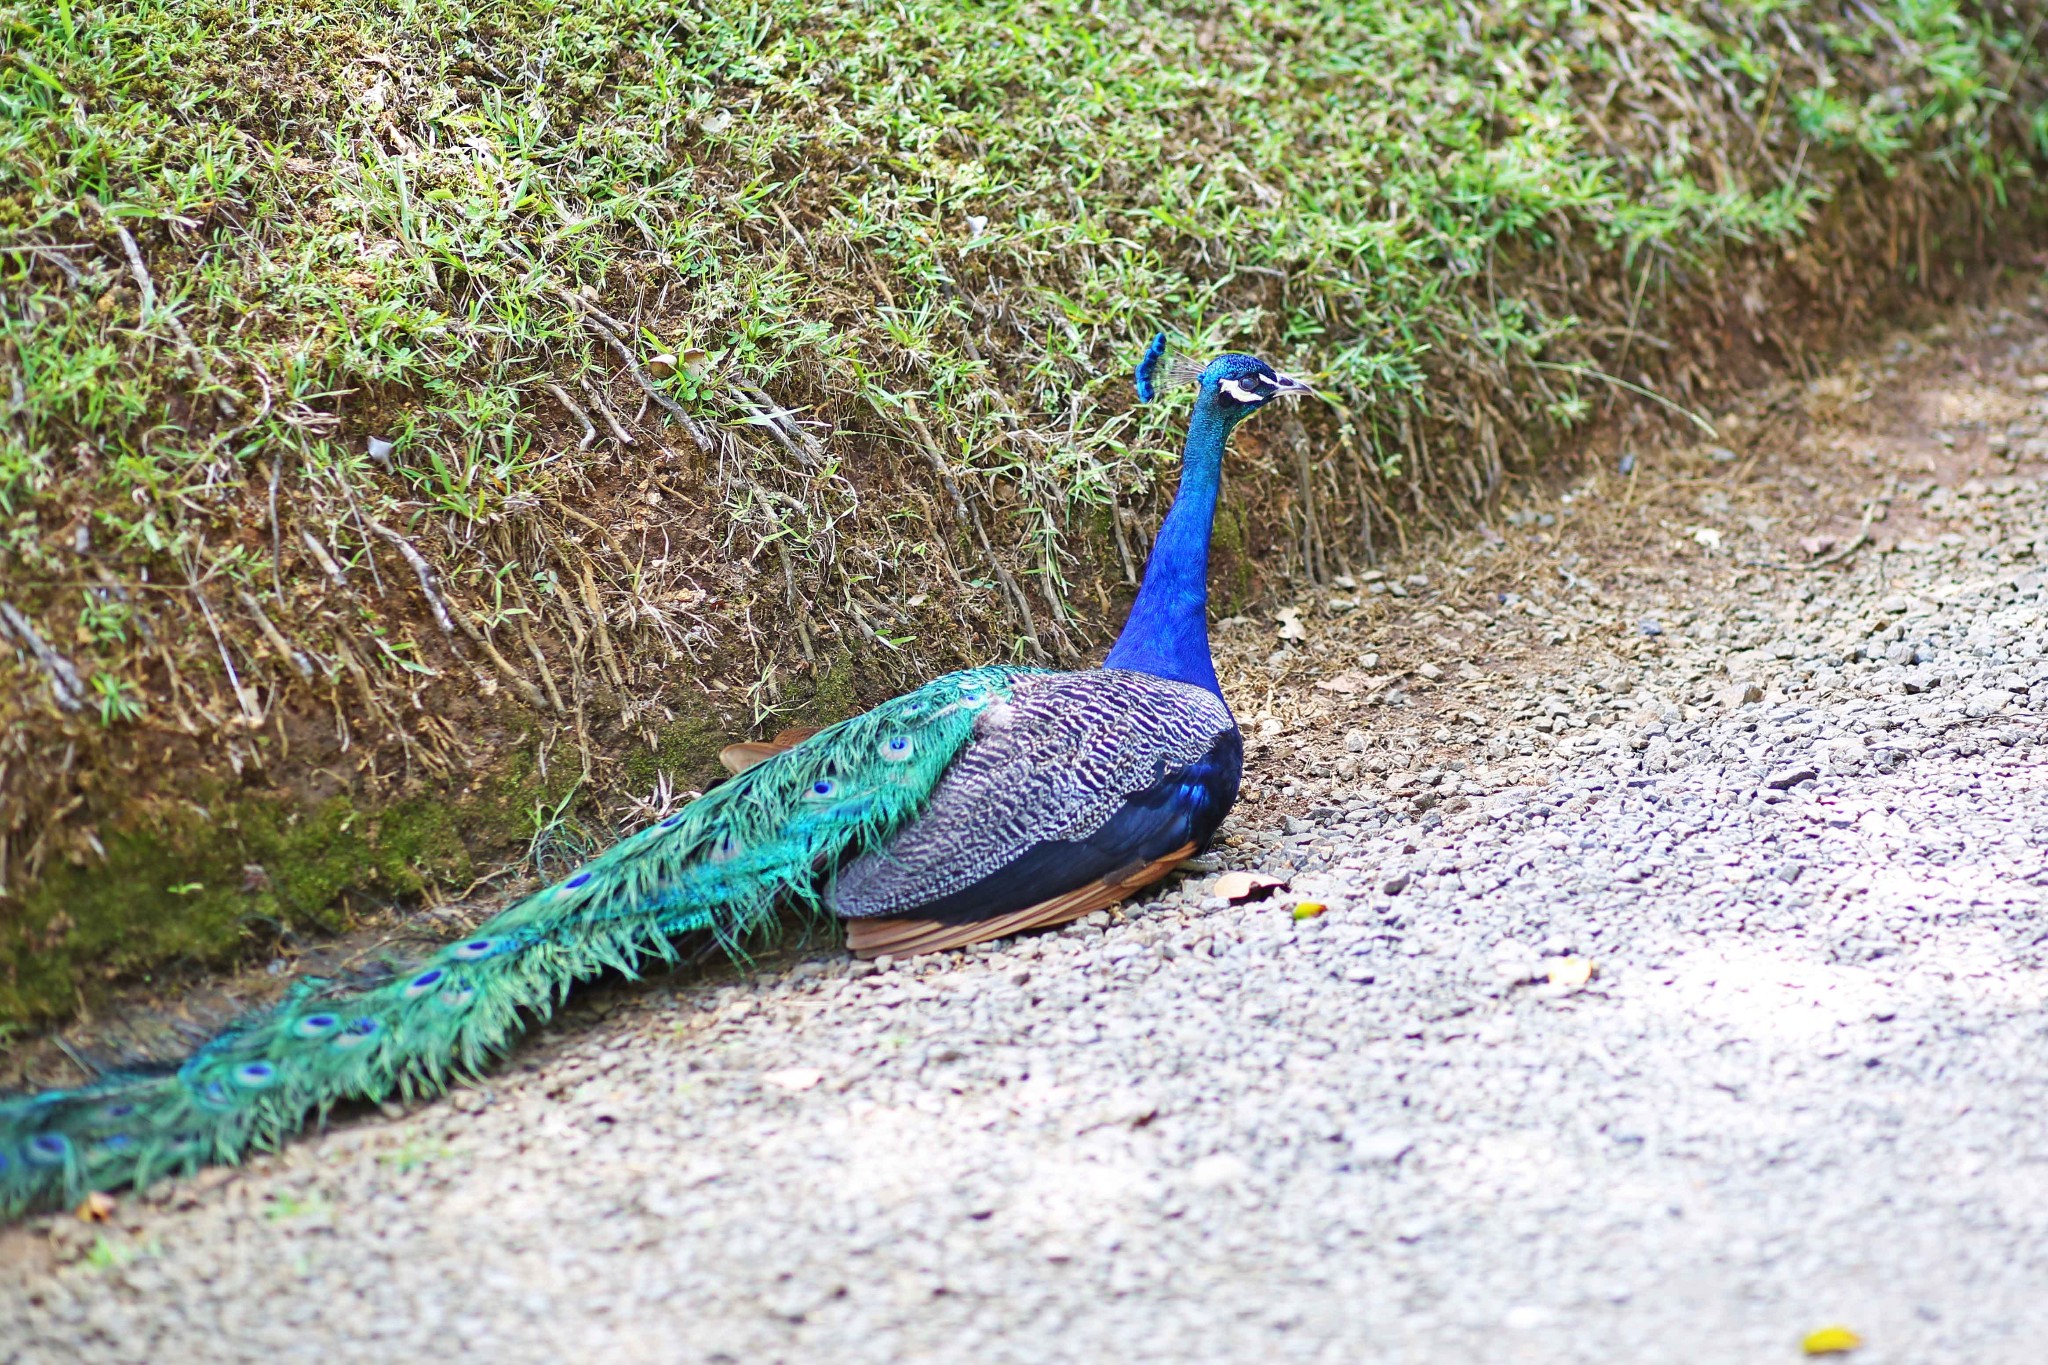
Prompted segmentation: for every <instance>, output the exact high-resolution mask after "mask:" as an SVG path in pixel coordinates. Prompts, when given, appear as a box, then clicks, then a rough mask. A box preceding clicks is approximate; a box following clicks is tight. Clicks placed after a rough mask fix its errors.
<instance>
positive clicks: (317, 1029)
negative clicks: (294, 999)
mask: <svg viewBox="0 0 2048 1365" xmlns="http://www.w3.org/2000/svg"><path fill="white" fill-rule="evenodd" d="M340 1022H341V1018H340V1016H338V1015H333V1014H309V1015H307V1016H306V1017H305V1018H303V1019H301V1020H299V1022H298V1023H296V1024H294V1025H292V1032H293V1033H296V1034H297V1035H298V1036H299V1037H301V1038H325V1037H326V1036H327V1035H328V1034H329V1033H332V1032H333V1031H334V1026H335V1025H336V1024H339V1023H340Z"/></svg>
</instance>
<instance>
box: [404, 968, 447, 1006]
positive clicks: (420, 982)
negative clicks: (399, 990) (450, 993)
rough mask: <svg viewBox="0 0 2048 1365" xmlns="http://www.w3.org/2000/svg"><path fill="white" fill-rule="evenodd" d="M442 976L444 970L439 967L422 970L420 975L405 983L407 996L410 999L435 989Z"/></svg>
mask: <svg viewBox="0 0 2048 1365" xmlns="http://www.w3.org/2000/svg"><path fill="white" fill-rule="evenodd" d="M441 977H442V971H441V969H440V968H439V967H435V968H433V969H431V970H429V971H424V972H421V973H420V974H419V975H418V976H416V977H414V978H413V979H412V980H410V981H408V982H406V983H405V995H406V998H407V999H408V1000H409V999H411V998H413V997H414V996H418V995H425V994H426V993H427V992H428V991H430V990H432V989H434V987H435V986H436V985H437V984H438V983H439V982H440V980H441Z"/></svg>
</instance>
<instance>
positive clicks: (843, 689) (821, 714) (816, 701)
mask: <svg viewBox="0 0 2048 1365" xmlns="http://www.w3.org/2000/svg"><path fill="white" fill-rule="evenodd" d="M866 709H867V707H866V706H865V705H864V704H863V703H862V701H861V695H860V680H859V678H858V677H857V676H856V675H855V672H854V661H853V654H852V653H851V652H850V651H847V650H841V651H840V652H839V653H838V655H836V656H835V657H834V658H833V660H832V662H831V663H830V664H829V665H827V666H826V667H825V668H824V669H822V670H821V671H820V672H819V674H818V686H817V690H816V691H814V692H812V694H811V699H810V701H808V702H806V703H805V704H804V705H803V706H802V707H801V708H800V709H799V711H798V713H797V720H798V722H799V723H800V724H804V725H830V724H832V723H833V722H834V721H841V720H845V719H846V718H847V717H848V716H851V715H854V714H856V713H858V712H861V711H865V710H866Z"/></svg>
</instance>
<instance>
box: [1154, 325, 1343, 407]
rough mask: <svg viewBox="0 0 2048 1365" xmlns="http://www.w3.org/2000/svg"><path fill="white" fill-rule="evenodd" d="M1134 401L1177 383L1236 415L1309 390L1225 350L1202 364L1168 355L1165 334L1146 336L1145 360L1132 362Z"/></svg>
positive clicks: (1258, 361)
mask: <svg viewBox="0 0 2048 1365" xmlns="http://www.w3.org/2000/svg"><path fill="white" fill-rule="evenodd" d="M1137 379H1138V399H1139V401H1140V402H1145V403H1149V402H1151V401H1152V400H1153V399H1154V398H1156V397H1158V396H1159V394H1160V393H1161V392H1162V391H1164V390H1166V389H1169V388H1173V387H1174V386H1176V385H1179V384H1194V385H1197V386H1198V387H1199V388H1200V389H1201V391H1202V399H1203V400H1206V401H1208V402H1212V403H1214V404H1216V405H1217V406H1218V407H1219V408H1220V409H1221V410H1222V411H1223V413H1224V414H1225V415H1227V416H1229V417H1232V418H1238V417H1243V416H1246V415H1247V414H1249V413H1253V412H1256V411H1258V409H1260V408H1262V407H1264V406H1265V405H1266V404H1268V403H1270V402H1272V401H1273V400H1274V399H1276V398H1298V397H1300V396H1301V395H1302V394H1305V393H1314V392H1315V390H1314V389H1313V388H1311V387H1309V385H1308V384H1307V383H1306V382H1305V381H1303V380H1300V379H1296V378H1294V377H1293V376H1291V375H1285V374H1282V373H1280V372H1279V371H1278V370H1276V369H1274V368H1273V367H1272V366H1271V365H1268V364H1267V363H1266V362H1265V361H1263V360H1261V359H1259V358H1258V357H1257V356H1255V355H1244V354H1242V353H1240V352H1237V351H1230V352H1227V353H1225V354H1223V355H1219V356H1217V357H1216V358H1215V359H1214V360H1212V361H1210V362H1209V363H1208V364H1207V365H1203V364H1200V363H1199V362H1197V361H1194V360H1192V359H1190V358H1188V357H1186V356H1176V355H1172V354H1170V351H1169V347H1168V343H1167V340H1166V334H1165V333H1164V332H1161V333H1160V334H1159V335H1158V336H1156V337H1153V338H1152V344H1151V345H1150V346H1147V347H1146V348H1145V358H1144V359H1143V360H1141V361H1139V362H1138V375H1137Z"/></svg>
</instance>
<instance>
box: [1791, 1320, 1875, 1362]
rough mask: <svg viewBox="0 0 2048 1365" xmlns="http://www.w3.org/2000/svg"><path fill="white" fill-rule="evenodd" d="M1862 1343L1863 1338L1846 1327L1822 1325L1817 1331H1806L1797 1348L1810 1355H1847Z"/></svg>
mask: <svg viewBox="0 0 2048 1365" xmlns="http://www.w3.org/2000/svg"><path fill="white" fill-rule="evenodd" d="M1862 1344H1863V1338H1862V1337H1859V1336H1857V1335H1856V1334H1855V1333H1854V1332H1852V1331H1850V1330H1849V1329H1848V1328H1846V1327H1842V1326H1839V1325H1837V1326H1833V1327H1823V1328H1821V1329H1820V1330H1819V1331H1818V1332H1808V1333H1807V1334H1806V1339H1805V1340H1804V1341H1802V1342H1800V1343H1799V1349H1800V1350H1802V1351H1804V1352H1806V1354H1808V1355H1810V1356H1840V1355H1847V1354H1848V1353H1849V1352H1851V1351H1853V1350H1855V1349H1856V1348H1857V1347H1858V1346H1861V1345H1862Z"/></svg>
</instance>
